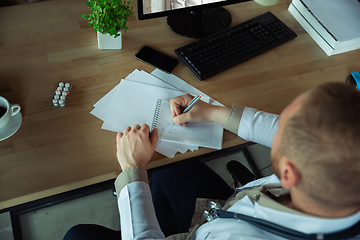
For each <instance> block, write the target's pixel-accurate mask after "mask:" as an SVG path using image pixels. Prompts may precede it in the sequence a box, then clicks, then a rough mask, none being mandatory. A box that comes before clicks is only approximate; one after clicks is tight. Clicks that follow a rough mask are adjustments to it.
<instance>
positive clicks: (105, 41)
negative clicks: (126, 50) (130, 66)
mask: <svg viewBox="0 0 360 240" xmlns="http://www.w3.org/2000/svg"><path fill="white" fill-rule="evenodd" d="M119 34H120V36H118V37H117V38H114V36H110V34H102V33H100V32H97V39H98V47H99V49H121V48H122V33H121V31H119Z"/></svg>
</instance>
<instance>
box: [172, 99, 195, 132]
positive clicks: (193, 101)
mask: <svg viewBox="0 0 360 240" xmlns="http://www.w3.org/2000/svg"><path fill="white" fill-rule="evenodd" d="M201 96H202V94H200V95H199V96H197V97H195V98H193V100H191V102H190V103H189V105H188V106H187V107H186V108H185V109H184V111H183V112H182V113H181V114H183V113H187V112H188V111H190V110H191V109H192V108H193V107H194V105H195V103H197V101H199V100H200V98H201ZM174 124H175V123H173V124H172V125H171V126H173V125H174Z"/></svg>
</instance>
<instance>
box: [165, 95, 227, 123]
mask: <svg viewBox="0 0 360 240" xmlns="http://www.w3.org/2000/svg"><path fill="white" fill-rule="evenodd" d="M193 98H194V97H193V96H191V95H190V94H185V95H182V96H178V97H175V98H172V99H170V108H171V115H172V118H173V121H174V122H175V123H176V124H178V125H183V126H186V124H187V123H188V122H207V121H215V122H219V123H221V124H224V123H225V120H226V118H227V116H228V114H229V111H230V109H229V108H226V107H221V106H215V105H211V104H209V103H205V102H203V101H201V100H199V101H198V102H197V103H196V104H195V105H194V107H193V108H192V109H191V110H190V111H188V112H187V113H184V114H181V113H182V111H184V109H185V108H186V107H187V106H188V105H189V103H190V102H191V100H192V99H193Z"/></svg>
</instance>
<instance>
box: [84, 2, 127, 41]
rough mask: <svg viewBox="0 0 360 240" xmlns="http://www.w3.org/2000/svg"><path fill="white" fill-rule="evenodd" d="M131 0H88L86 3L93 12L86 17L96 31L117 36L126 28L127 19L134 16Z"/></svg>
mask: <svg viewBox="0 0 360 240" xmlns="http://www.w3.org/2000/svg"><path fill="white" fill-rule="evenodd" d="M130 4H131V0H129V1H127V0H124V1H121V0H88V1H87V2H86V5H87V6H88V8H90V9H91V13H90V14H89V15H88V16H86V15H84V14H83V15H82V16H83V18H85V19H86V20H87V21H88V23H89V25H90V26H93V27H94V30H95V31H98V32H100V33H102V34H107V33H109V34H110V35H111V36H114V37H115V38H116V37H118V36H120V34H119V33H118V31H119V30H124V32H126V30H127V29H128V27H127V26H126V23H127V20H128V18H129V17H130V16H132V14H133V13H132V6H130Z"/></svg>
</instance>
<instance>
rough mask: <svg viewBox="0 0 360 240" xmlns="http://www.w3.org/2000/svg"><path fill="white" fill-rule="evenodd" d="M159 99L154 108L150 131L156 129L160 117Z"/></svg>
mask: <svg viewBox="0 0 360 240" xmlns="http://www.w3.org/2000/svg"><path fill="white" fill-rule="evenodd" d="M161 102H162V100H161V99H158V100H157V102H156V107H155V113H154V118H153V121H152V124H151V131H152V130H153V129H154V128H156V126H157V123H158V119H159V115H160V109H161Z"/></svg>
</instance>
